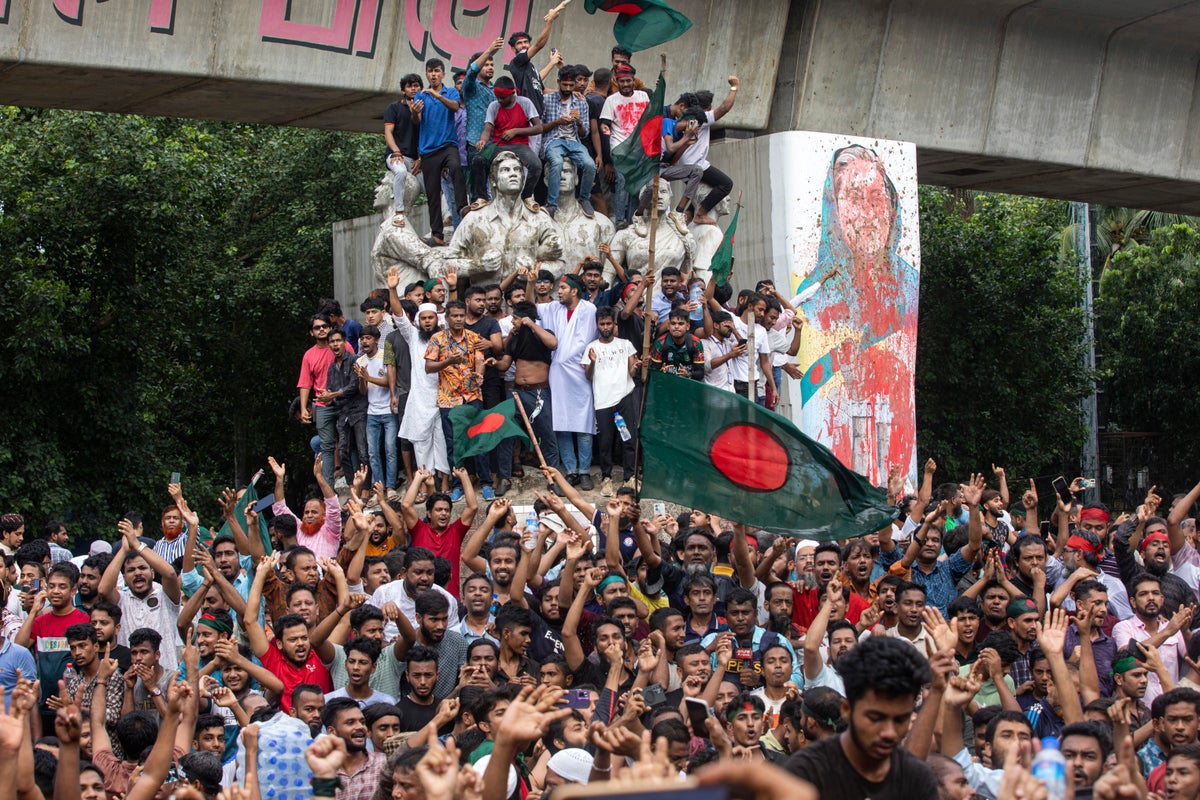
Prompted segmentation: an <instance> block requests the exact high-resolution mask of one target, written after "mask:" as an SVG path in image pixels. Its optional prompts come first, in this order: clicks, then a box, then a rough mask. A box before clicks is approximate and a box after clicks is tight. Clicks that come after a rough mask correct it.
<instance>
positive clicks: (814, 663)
mask: <svg viewBox="0 0 1200 800" xmlns="http://www.w3.org/2000/svg"><path fill="white" fill-rule="evenodd" d="M841 594H842V582H841V581H840V580H839V579H838V578H836V577H835V578H834V579H833V580H831V581H830V582H829V583H828V584H827V585H826V586H825V593H824V594H823V595H822V596H821V607H820V609H818V611H817V616H816V617H815V618H814V619H813V621H812V625H809V626H808V632H807V633H805V634H804V680H806V681H811V680H815V679H816V677H817V676H818V675H820V674H821V670H822V669H824V668H825V660H824V659H822V658H821V644H822V643H823V642H824V641H825V631H826V630H827V629H828V628H829V616H830V614H832V613H833V604H834V602H835V600H837V599H840V598H841Z"/></svg>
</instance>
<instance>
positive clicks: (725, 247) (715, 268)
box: [709, 206, 742, 286]
mask: <svg viewBox="0 0 1200 800" xmlns="http://www.w3.org/2000/svg"><path fill="white" fill-rule="evenodd" d="M741 215H742V207H741V206H738V207H737V210H736V211H734V212H733V219H731V220H730V221H729V227H728V228H726V229H725V238H724V239H722V240H721V246H720V247H718V248H717V252H715V253H713V257H712V263H711V264H710V266H709V269H710V270H712V276H713V277H714V278H716V279H717V286H724V285H725V284H727V283H729V273H730V272H731V271H732V270H733V237H734V235H735V234H736V233H737V224H738V217H740V216H741Z"/></svg>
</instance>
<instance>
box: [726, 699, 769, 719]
mask: <svg viewBox="0 0 1200 800" xmlns="http://www.w3.org/2000/svg"><path fill="white" fill-rule="evenodd" d="M765 710H766V706H765V704H764V706H763V708H759V707H758V706H756V705H755V704H754V703H752V702H750V701H749V700H746V701H744V702H741V703H738V702H736V701H735V702H732V703H730V704H729V705H727V706H726V707H725V719H726V720H728V721H729V722H733V721H734V720H735V719H737V715H738V714H741V713H742V712H743V711H757V712H758V713H759V714H760V715H761V714H763V713H764V712H765Z"/></svg>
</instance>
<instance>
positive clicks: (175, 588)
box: [105, 528, 182, 603]
mask: <svg viewBox="0 0 1200 800" xmlns="http://www.w3.org/2000/svg"><path fill="white" fill-rule="evenodd" d="M130 536H131V537H132V536H133V529H132V528H130ZM134 541H137V539H136V538H134ZM139 544H140V545H141V546H140V547H138V548H137V550H136V552H137V554H138V555H140V556H141V557H142V558H144V559H146V563H147V564H149V565H150V569H152V570H154V571H155V572H157V573H158V576H159V578H161V579H162V587H163V593H164V594H166V596H167V597H168V598H169V599H170V601H171V602H172V603H178V602H179V600H180V597H181V596H182V592H181V587H180V583H179V574H178V573H177V572H175V568H174V567H172V566H171V565H170V564H168V563H167V562H166V560H165V559H164V558H163V557H162V556H160V555H159V554H158V553H156V552H155V551H154V548H153V547H146V545H144V544H141V543H140V542H139ZM113 561H116V559H115V558H114V559H113ZM110 566H111V565H110ZM107 573H108V570H105V574H106V575H107Z"/></svg>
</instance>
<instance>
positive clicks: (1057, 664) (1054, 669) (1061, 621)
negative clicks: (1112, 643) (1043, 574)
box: [1037, 608, 1083, 725]
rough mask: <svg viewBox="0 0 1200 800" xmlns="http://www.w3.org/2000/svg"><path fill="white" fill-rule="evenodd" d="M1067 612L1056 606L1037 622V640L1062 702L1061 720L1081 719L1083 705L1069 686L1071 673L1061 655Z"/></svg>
mask: <svg viewBox="0 0 1200 800" xmlns="http://www.w3.org/2000/svg"><path fill="white" fill-rule="evenodd" d="M1068 623H1069V620H1068V619H1067V612H1066V611H1063V610H1062V609H1061V608H1056V609H1054V610H1053V611H1051V612H1050V613H1049V614H1047V615H1046V620H1045V621H1044V622H1039V623H1038V633H1037V640H1038V645H1040V646H1041V648H1042V652H1043V653H1045V654H1046V660H1047V661H1048V662H1049V663H1050V674H1051V675H1052V676H1053V678H1054V685H1055V686H1058V687H1060V691H1059V693H1058V699H1059V701H1060V702H1061V703H1062V709H1063V710H1062V718H1063V722H1065V723H1067V724H1068V725H1070V724H1071V723H1072V722H1082V721H1083V706H1082V705H1080V703H1079V695H1078V694H1076V693H1075V691H1074V689H1072V688H1071V687H1072V686H1073V685H1074V684H1073V682H1072V681H1071V673H1070V672H1069V671H1068V670H1067V659H1066V658H1065V657H1064V655H1063V645H1064V643H1065V642H1066V638H1067V625H1068Z"/></svg>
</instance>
